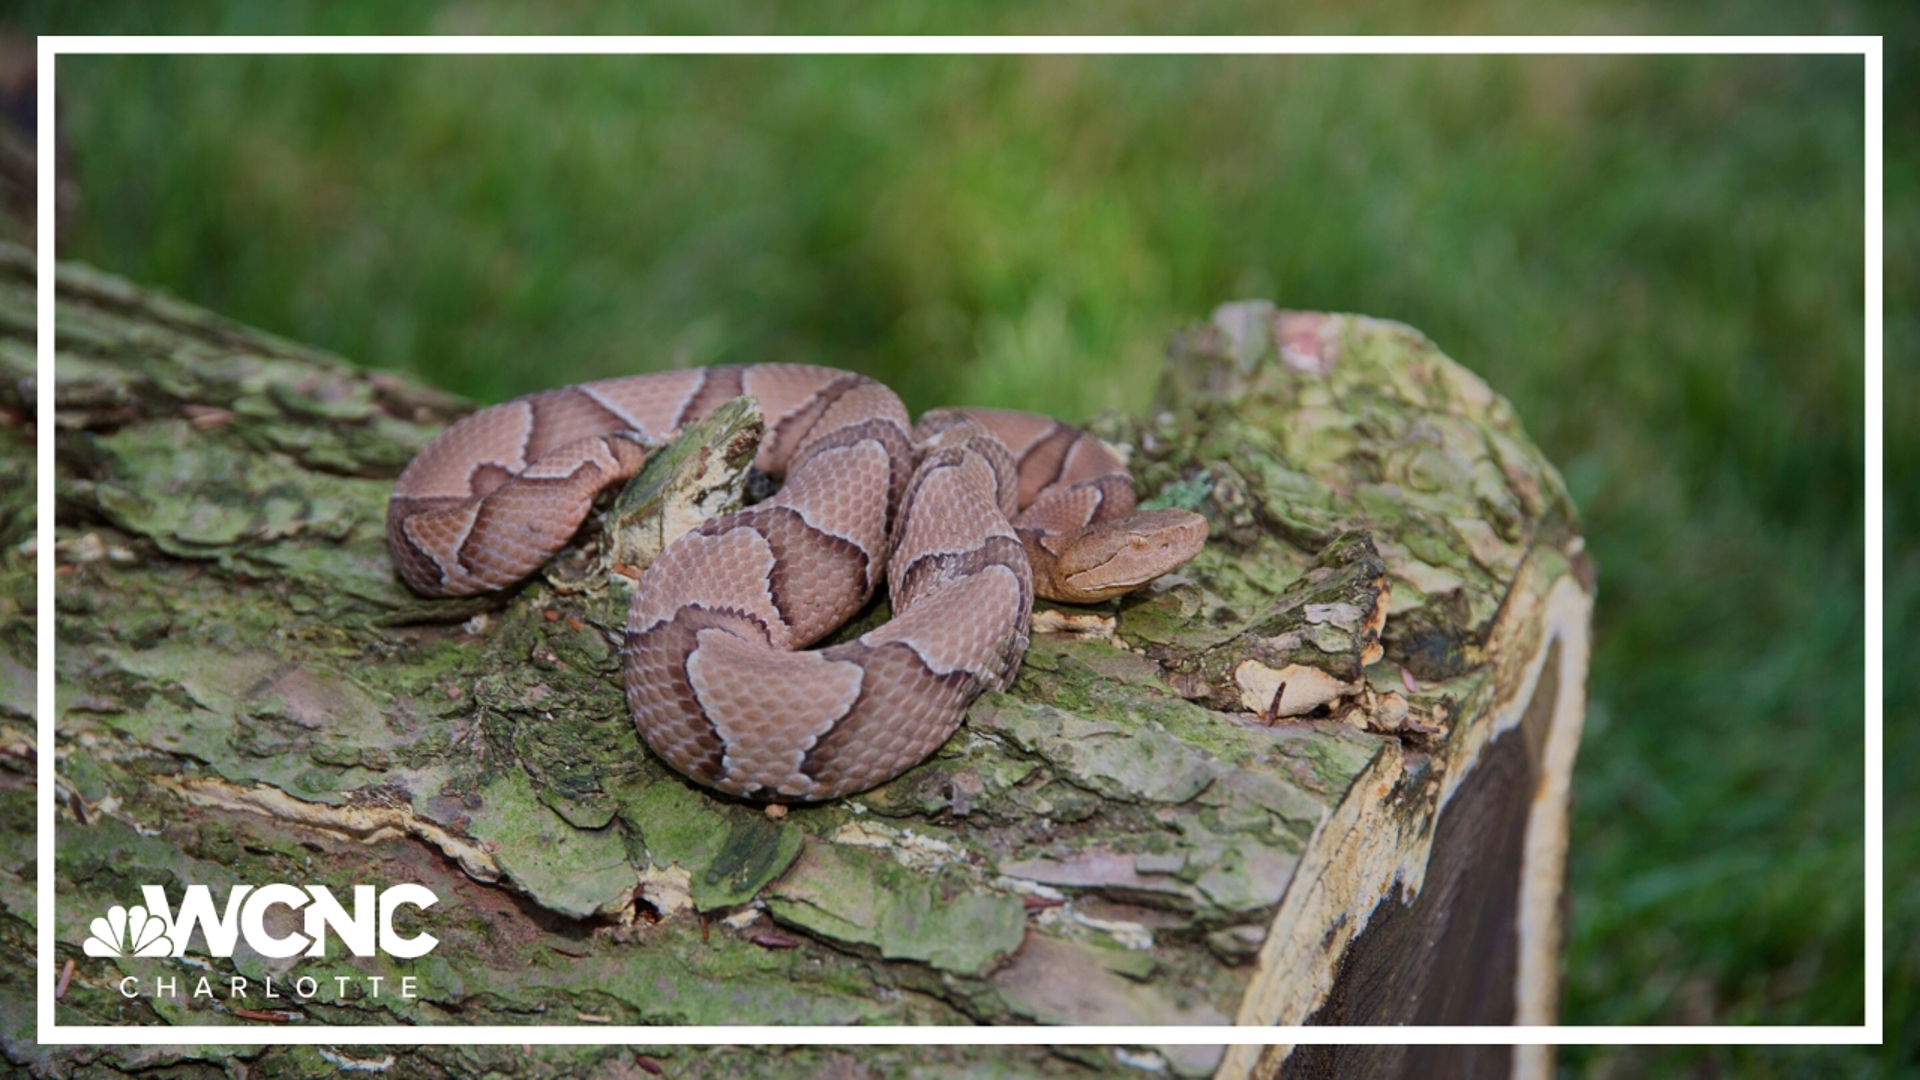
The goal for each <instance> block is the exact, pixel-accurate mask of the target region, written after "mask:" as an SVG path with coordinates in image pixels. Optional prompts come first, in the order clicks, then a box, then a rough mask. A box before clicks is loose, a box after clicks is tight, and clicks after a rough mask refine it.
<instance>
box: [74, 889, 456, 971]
mask: <svg viewBox="0 0 1920 1080" xmlns="http://www.w3.org/2000/svg"><path fill="white" fill-rule="evenodd" d="M140 896H141V898H142V899H144V900H145V901H146V903H145V904H144V905H136V906H134V907H131V908H124V907H121V906H120V905H118V904H115V905H114V906H113V907H111V908H108V909H107V914H106V916H105V917H104V918H98V919H95V920H93V923H92V926H91V927H90V929H91V930H92V936H90V937H88V938H87V941H86V945H85V946H84V948H85V950H86V954H87V955H88V956H184V955H186V951H187V941H188V940H189V939H190V938H192V937H193V931H194V929H195V928H196V927H197V928H198V929H199V930H200V933H201V935H202V936H204V937H205V938H206V942H207V949H208V951H209V952H211V953H212V954H213V955H214V956H221V957H230V956H232V955H233V950H234V946H235V945H236V944H238V943H239V941H240V939H241V938H245V939H246V942H247V947H248V948H250V949H252V950H253V951H254V952H256V953H258V954H260V955H261V956H264V957H268V958H272V959H280V958H284V957H289V956H296V955H299V954H301V953H303V952H304V953H305V954H306V955H307V956H325V955H326V954H327V933H328V932H329V931H331V932H332V933H333V934H334V936H336V937H338V938H339V939H340V942H341V943H342V944H344V945H345V946H346V947H347V951H348V952H351V953H352V954H353V955H355V956H372V955H373V953H374V949H375V946H376V944H377V945H378V948H379V951H381V952H384V953H386V954H387V955H388V956H395V957H399V958H401V959H403V960H405V959H412V958H414V957H419V956H425V955H427V954H428V953H430V952H432V951H433V947H434V946H436V945H438V944H440V941H439V939H438V938H436V937H434V936H433V935H432V934H426V933H421V934H415V935H414V936H413V937H402V936H401V935H400V934H398V933H397V932H395V930H394V928H393V915H394V912H395V911H397V910H398V909H399V908H401V907H403V906H412V907H417V908H422V909H425V908H429V907H432V906H433V905H434V904H437V903H439V902H440V898H439V897H437V896H435V895H434V894H433V890H431V889H429V888H427V887H426V886H425V885H394V886H392V887H390V888H387V889H385V890H382V891H380V892H379V893H378V894H377V895H376V893H375V890H374V887H373V886H371V885H355V886H354V887H353V911H352V913H351V914H349V913H348V912H347V909H346V908H345V907H343V906H341V904H340V901H338V900H336V899H334V896H333V892H332V890H330V889H328V888H327V887H326V886H325V885H309V886H307V887H306V888H304V889H303V888H300V887H299V886H296V885H285V884H276V885H262V886H261V887H259V888H257V889H256V888H254V887H253V886H251V885H235V886H234V887H233V888H232V889H230V890H228V891H227V903H226V907H225V909H224V911H221V912H216V910H215V908H214V905H213V893H212V892H211V891H210V890H208V888H207V887H206V886H205V885H190V886H188V887H187V891H186V895H185V896H184V897H182V898H181V901H180V909H179V911H177V912H176V911H174V910H173V909H172V908H171V907H169V906H168V904H167V894H166V890H164V889H162V888H161V887H160V886H158V885H142V886H141V887H140ZM276 905H279V906H284V907H287V908H289V909H292V910H296V911H298V910H300V909H301V908H305V909H306V911H305V913H304V915H303V922H302V927H301V928H302V929H303V930H304V931H305V933H300V934H295V933H287V934H283V935H275V934H274V933H272V932H271V931H269V930H268V929H267V925H266V920H267V909H269V908H272V907H274V906H276Z"/></svg>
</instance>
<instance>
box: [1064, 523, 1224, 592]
mask: <svg viewBox="0 0 1920 1080" xmlns="http://www.w3.org/2000/svg"><path fill="white" fill-rule="evenodd" d="M1206 542H1207V519H1206V518H1204V517H1201V516H1200V515H1199V514H1195V513H1192V512H1191V511H1187V510H1147V511H1144V512H1142V513H1138V514H1134V515H1132V516H1131V517H1124V518H1119V519H1116V520H1113V521H1101V522H1096V523H1094V524H1092V525H1089V526H1087V527H1086V528H1085V529H1084V530H1082V531H1081V532H1080V534H1079V535H1077V536H1075V537H1073V539H1072V541H1071V542H1070V543H1068V544H1067V546H1066V547H1065V549H1064V550H1062V551H1061V552H1060V553H1059V555H1058V559H1057V561H1056V562H1055V564H1054V568H1053V573H1052V574H1051V575H1050V576H1051V578H1052V581H1051V585H1052V588H1051V589H1048V590H1044V592H1043V595H1046V596H1047V598H1048V599H1050V600H1059V601H1062V602H1065V603H1069V604H1093V603H1098V602H1099V601H1102V600H1111V599H1113V598H1114V597H1116V596H1120V595H1123V594H1125V593H1130V592H1132V591H1133V590H1135V589H1137V588H1139V587H1140V586H1142V585H1145V584H1146V583H1147V582H1149V581H1152V580H1153V579H1154V578H1157V577H1159V576H1160V575H1162V574H1165V573H1168V572H1170V571H1172V570H1175V569H1177V568H1179V567H1180V566H1181V565H1182V564H1184V563H1185V562H1186V561H1187V560H1188V559H1191V558H1193V557H1194V556H1195V555H1198V554H1200V548H1201V546H1202V545H1204V544H1205V543H1206ZM1035 584H1036V587H1037V586H1038V584H1039V583H1038V582H1036V583H1035Z"/></svg>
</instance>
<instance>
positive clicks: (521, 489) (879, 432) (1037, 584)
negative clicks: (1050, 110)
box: [387, 364, 1207, 802]
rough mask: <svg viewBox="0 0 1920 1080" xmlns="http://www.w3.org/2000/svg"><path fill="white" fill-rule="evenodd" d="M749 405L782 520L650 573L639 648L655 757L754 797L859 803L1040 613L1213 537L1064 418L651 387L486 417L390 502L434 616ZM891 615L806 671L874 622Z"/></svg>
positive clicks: (821, 395)
mask: <svg viewBox="0 0 1920 1080" xmlns="http://www.w3.org/2000/svg"><path fill="white" fill-rule="evenodd" d="M742 395H752V396H753V397H755V398H757V399H758V400H759V403H760V407H761V410H762V412H763V413H764V415H765V416H766V419H767V434H766V436H765V437H764V438H763V439H762V441H761V444H760V446H759V449H758V451H757V454H756V456H755V459H754V468H755V469H756V470H757V471H759V472H760V473H762V474H764V475H765V476H766V477H768V478H769V479H772V480H778V481H782V484H781V487H780V489H779V491H778V492H777V493H776V494H774V495H773V496H771V497H770V498H767V499H764V500H762V501H761V502H759V503H756V504H754V505H752V506H749V507H747V508H746V509H744V510H741V511H740V512H738V513H734V514H728V515H725V516H722V517H717V518H713V519H711V520H708V521H707V522H705V523H704V524H702V525H700V526H699V527H698V528H696V529H694V530H693V531H692V532H690V533H688V534H686V535H685V536H683V537H681V538H680V539H679V540H677V541H675V542H674V543H673V544H671V545H670V546H669V547H668V548H667V549H666V550H665V551H664V552H663V553H662V554H661V555H660V557H659V558H658V559H657V560H656V561H655V562H654V563H653V565H651V566H649V567H648V568H647V569H646V571H645V572H644V573H643V574H642V575H641V578H640V581H639V585H638V587H637V590H636V592H635V594H634V597H633V601H632V606H631V608H630V609H629V612H628V616H627V626H626V643H625V647H624V650H623V655H624V663H625V682H626V695H627V703H628V706H629V707H630V708H631V709H632V711H633V717H634V720H635V722H636V723H637V724H638V726H639V729H640V733H641V736H642V737H643V738H644V739H645V740H646V743H647V745H648V746H649V747H650V748H652V750H653V751H654V752H655V753H657V754H659V755H660V757H662V758H664V759H665V760H666V761H667V762H668V763H669V764H670V765H672V766H673V767H674V768H676V769H678V770H679V771H680V772H682V773H684V774H686V775H687V776H689V777H691V778H693V779H694V780H697V781H699V782H700V783H703V784H707V785H709V786H711V787H714V788H718V789H719V790H721V791H725V792H729V793H732V794H735V795H740V796H744V797H748V798H754V799H762V800H769V801H778V802H800V801H811V800H820V799H829V798H834V797H836V796H840V795H847V794H852V793H854V792H858V791H863V790H865V789H867V788H870V787H874V786H876V785H878V784H881V783H884V782H885V781H887V780H890V779H892V778H893V777H895V776H898V775H899V774H900V773H902V772H905V771H906V770H907V769H909V768H911V767H913V766H914V765H915V764H917V763H919V762H920V761H921V760H922V759H923V758H925V757H926V756H927V755H928V754H930V753H932V752H933V751H934V749H936V748H937V747H938V746H939V745H940V744H941V743H942V742H944V741H945V740H946V739H947V737H948V736H950V735H951V734H952V733H953V731H954V729H955V728H956V727H958V726H959V724H960V721H961V719H962V718H963V717H964V716H965V714H966V710H967V707H968V706H969V705H970V704H971V703H972V701H973V699H974V698H975V697H977V696H978V695H979V694H980V693H981V692H982V691H983V690H986V689H989V688H992V689H1004V688H1005V687H1006V686H1007V685H1008V684H1009V683H1011V682H1012V680H1013V676H1014V673H1015V672H1016V671H1017V670H1018V668H1019V666H1020V660H1021V658H1022V656H1024V655H1025V652H1026V648H1027V640H1028V631H1029V623H1030V619H1031V607H1032V602H1033V598H1034V596H1035V595H1036V594H1037V595H1039V596H1043V597H1047V598H1049V599H1053V600H1058V601H1062V602H1067V603H1092V602H1096V601H1099V600H1104V599H1108V598H1110V597H1113V596H1118V595H1120V594H1122V593H1125V592H1127V591H1130V590H1132V589H1135V588H1138V587H1139V586H1141V585H1144V584H1145V583H1147V582H1148V581H1150V580H1152V579H1153V578H1155V577H1158V576H1159V575H1161V574H1164V573H1166V572H1167V571H1169V570H1172V569H1173V568H1174V567H1176V566H1179V565H1180V564H1181V563H1184V562H1185V561H1187V560H1188V559H1190V558H1192V557H1193V556H1194V555H1195V554H1196V553H1198V551H1199V550H1200V547H1201V545H1202V544H1203V543H1204V541H1205V539H1206V532H1207V525H1206V519H1205V518H1203V517H1201V516H1200V515H1198V514H1193V513H1188V512H1186V511H1183V510H1151V511H1145V512H1136V510H1135V496H1134V488H1133V481H1132V479H1131V478H1130V477H1129V475H1128V473H1127V470H1126V466H1125V463H1124V462H1123V461H1122V460H1121V459H1120V458H1119V457H1118V456H1116V455H1115V454H1114V452H1113V451H1112V450H1110V449H1109V448H1108V447H1107V446H1106V444H1104V443H1102V442H1101V441H1100V440H1098V439H1096V438H1094V437H1093V436H1091V435H1089V434H1087V433H1086V432H1084V431H1081V430H1080V429H1078V428H1075V427H1072V426H1070V425H1067V424H1064V423H1060V422H1059V421H1056V420H1053V419H1051V418H1049V417H1044V416H1036V415H1032V414H1028V413H1015V412H1002V411H998V410H988V409H942V410H936V411H934V412H930V413H928V414H926V415H925V416H923V417H922V418H921V420H920V423H919V424H918V425H917V426H914V427H909V425H908V418H907V410H906V407H905V406H904V405H902V404H901V402H900V399H899V398H898V397H896V396H895V395H894V393H893V391H891V390H890V389H888V388H887V387H886V386H885V385H883V384H882V383H879V382H876V381H875V380H873V379H870V378H867V377H866V376H863V375H857V374H853V373H850V372H844V371H837V370H834V369H831V368H821V367H808V366H801V365H790V364H757V365H750V366H744V367H710V368H696V369H691V370H685V371H669V372H660V373H655V374H646V375H631V376H626V377H623V378H615V379H606V380H602V381H599V382H591V383H582V384H580V385H576V386H569V387H563V388H559V389H554V390H547V391H543V392H541V393H536V394H532V395H529V396H527V397H522V398H518V399H515V400H513V401H509V402H506V403H503V404H500V405H495V406H493V407H491V408H487V409H482V410H480V411H478V412H476V413H473V414H471V415H469V416H467V417H465V418H464V419H462V420H460V421H459V422H458V423H456V424H454V425H453V426H452V427H450V428H448V429H447V430H446V431H445V432H444V433H442V434H441V435H440V436H439V437H438V438H436V439H435V440H434V441H433V442H431V443H429V444H428V445H427V446H426V447H425V448H424V449H423V450H421V451H420V453H419V455H418V456H416V457H415V458H414V459H413V461H412V462H411V463H409V464H408V465H407V467H406V469H405V470H404V471H403V472H402V473H401V474H400V478H399V480H398V481H396V482H395V484H394V491H393V498H392V501H391V503H390V504H389V506H388V511H387V541H388V546H389V548H390V549H391V550H392V553H393V559H394V564H395V566H396V567H397V569H398V570H399V573H400V576H401V578H402V579H403V580H405V581H406V583H407V584H408V585H409V586H411V587H412V588H413V589H415V590H416V591H418V592H420V593H423V594H426V595H430V596H463V595H472V594H475V593H481V592H488V591H492V590H498V589H504V588H507V587H509V586H511V585H512V584H514V583H515V582H517V581H519V580H520V579H522V578H524V577H526V576H527V575H529V574H531V573H533V572H534V571H535V570H537V569H538V568H539V567H540V566H541V565H542V564H543V563H545V562H546V561H547V559H549V558H550V557H551V556H553V555H554V554H555V553H556V552H558V551H559V550H560V549H561V548H562V547H563V546H564V545H565V544H566V543H567V542H568V540H569V539H571V538H572V536H573V534H574V532H575V531H576V530H577V529H578V528H579V526H580V524H581V522H582V521H583V520H584V519H585V518H586V515H587V513H588V511H589V510H590V509H591V507H592V505H593V499H594V496H595V494H596V493H597V492H599V491H600V490H601V489H602V488H604V487H606V486H608V485H610V484H615V483H619V482H621V481H624V480H625V479H627V478H629V477H631V476H632V475H633V474H634V472H635V471H636V470H637V469H638V468H639V467H640V465H641V464H642V463H643V462H644V461H645V459H646V456H647V447H648V446H649V445H656V444H657V443H658V441H659V440H660V439H662V438H664V437H666V436H669V435H671V434H673V433H674V432H676V431H678V430H679V429H680V428H682V427H683V426H685V425H687V424H690V423H692V422H694V421H696V420H699V419H700V418H702V417H704V416H706V415H707V414H708V413H710V412H712V411H713V409H715V408H716V407H718V406H719V405H721V404H722V403H724V402H726V401H729V400H731V399H733V398H736V397H740V396H742ZM883 577H884V578H885V580H886V582H887V590H888V594H889V599H890V602H891V605H892V615H893V617H892V618H891V619H890V620H889V621H888V622H886V623H883V624H882V625H880V626H878V627H876V628H875V629H873V630H870V631H868V632H867V633H865V634H863V635H861V636H860V637H859V638H857V639H855V640H853V641H848V642H845V643H843V644H839V645H835V646H832V647H830V648H826V649H820V650H814V651H805V650H806V646H808V645H810V644H812V643H813V642H815V641H818V640H819V639H820V638H822V637H824V636H825V635H827V634H828V633H830V632H832V631H833V630H834V629H835V628H836V627H838V626H839V625H840V624H841V623H843V622H845V621H846V620H847V619H849V618H851V617H852V616H853V615H854V614H856V613H857V612H859V611H860V609H861V608H862V607H864V606H865V605H866V603H867V601H868V600H869V599H871V598H872V596H873V594H874V591H875V590H876V588H877V587H878V586H879V584H880V581H881V579H882V578H883Z"/></svg>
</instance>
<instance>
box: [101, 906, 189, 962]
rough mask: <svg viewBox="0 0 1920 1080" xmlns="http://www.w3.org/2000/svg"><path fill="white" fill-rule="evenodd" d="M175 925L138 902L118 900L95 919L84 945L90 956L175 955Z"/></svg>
mask: <svg viewBox="0 0 1920 1080" xmlns="http://www.w3.org/2000/svg"><path fill="white" fill-rule="evenodd" d="M171 929H172V927H171V926H169V925H168V923H167V920H165V919H162V918H160V917H159V916H158V915H149V914H147V909H146V908H144V907H141V906H140V905H138V904H135V905H134V906H133V907H132V908H124V907H121V906H120V905H119V904H115V905H113V906H112V907H110V908H108V909H107V914H106V916H105V917H104V918H98V919H95V920H93V926H92V930H93V933H92V935H91V936H89V937H88V938H87V942H86V944H85V945H84V946H83V948H84V949H85V950H86V953H87V955H88V956H172V955H173V939H172V938H170V937H168V936H167V935H168V931H169V930H171Z"/></svg>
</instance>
